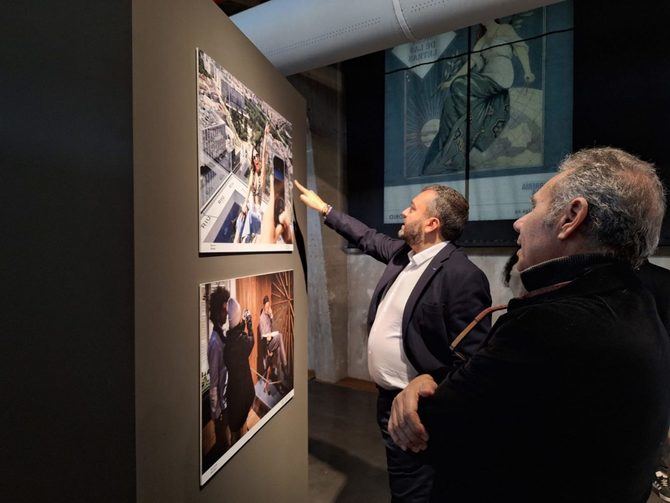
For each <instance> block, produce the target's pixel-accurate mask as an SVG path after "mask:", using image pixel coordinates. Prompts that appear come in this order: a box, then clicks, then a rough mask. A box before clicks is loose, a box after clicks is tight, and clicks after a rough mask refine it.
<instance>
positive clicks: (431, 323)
mask: <svg viewBox="0 0 670 503" xmlns="http://www.w3.org/2000/svg"><path fill="white" fill-rule="evenodd" d="M325 224H326V225H327V226H328V227H331V228H332V229H334V230H336V231H337V232H338V233H339V234H340V235H342V236H343V237H345V238H346V239H347V240H348V241H349V242H351V243H353V244H355V245H356V246H357V247H358V248H359V249H360V250H361V251H363V252H364V253H366V254H367V255H370V256H371V257H374V258H375V259H377V260H379V261H381V262H383V263H385V264H387V266H386V269H385V270H384V273H383V274H382V277H381V279H380V280H379V283H378V284H377V287H376V288H375V291H374V293H373V294H372V299H371V302H370V309H369V311H368V319H367V322H368V330H369V329H370V327H372V323H373V322H374V320H375V315H376V314H377V306H378V305H379V302H380V301H381V299H382V296H383V293H384V292H385V291H386V289H387V287H388V286H389V285H390V284H391V283H393V281H394V280H395V279H396V278H397V277H398V275H399V274H400V272H401V271H402V270H403V269H404V267H405V266H406V265H407V264H408V262H409V259H408V256H407V255H408V253H409V252H410V251H411V249H410V247H409V246H408V245H407V244H406V243H405V242H404V241H403V240H401V239H394V238H391V237H389V236H387V235H385V234H382V233H380V232H377V231H376V230H374V229H372V228H370V227H368V226H367V225H365V224H363V223H362V222H360V221H358V220H356V219H355V218H353V217H350V216H349V215H346V214H344V213H341V212H339V211H337V210H334V209H333V210H331V211H330V212H329V213H328V216H327V217H326V219H325ZM490 305H491V294H490V293H489V283H488V281H487V279H486V276H485V275H484V273H483V272H482V271H481V270H480V269H479V268H478V267H477V266H476V265H474V264H473V263H472V262H470V260H469V259H468V258H467V256H466V255H465V253H463V251H461V250H460V249H459V248H458V247H456V246H455V245H454V244H452V243H449V244H448V245H447V246H446V247H445V248H443V249H442V250H441V251H440V252H439V253H438V254H437V255H436V256H435V257H434V258H433V260H432V261H431V262H430V264H429V265H428V268H427V269H426V270H425V271H424V273H423V275H422V276H421V278H419V281H418V282H417V284H416V286H415V287H414V289H413V290H412V293H411V294H410V296H409V299H408V300H407V304H406V306H405V311H404V314H403V320H402V336H403V346H404V349H405V353H406V354H407V358H408V359H409V361H410V363H411V364H412V365H413V366H414V368H415V369H416V370H417V371H418V372H419V373H430V374H432V375H433V376H434V377H436V378H437V379H441V378H443V377H444V376H445V375H446V373H447V371H448V370H450V369H451V367H452V363H453V360H452V358H453V356H452V354H451V351H450V350H449V344H450V343H451V342H452V341H453V339H454V338H455V337H456V336H457V335H458V334H459V333H460V332H461V330H463V328H465V327H466V326H467V325H468V324H469V323H470V322H471V321H472V320H473V319H474V318H475V316H477V315H478V314H479V313H480V312H481V311H483V310H484V309H485V308H487V307H489V306H490ZM490 326H491V318H490V316H488V317H486V318H485V319H484V320H482V322H481V323H480V324H479V325H478V326H477V327H476V328H475V329H474V330H473V331H472V332H470V335H469V336H468V337H467V342H464V343H463V344H460V345H459V351H462V352H464V353H466V354H471V353H473V352H474V351H475V349H476V348H477V346H478V345H479V344H480V343H481V341H482V340H483V339H484V337H485V336H486V334H487V333H488V330H489V328H490Z"/></svg>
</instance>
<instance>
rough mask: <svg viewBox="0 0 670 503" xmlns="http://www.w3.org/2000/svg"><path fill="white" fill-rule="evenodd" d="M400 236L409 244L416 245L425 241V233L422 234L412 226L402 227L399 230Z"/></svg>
mask: <svg viewBox="0 0 670 503" xmlns="http://www.w3.org/2000/svg"><path fill="white" fill-rule="evenodd" d="M417 227H418V226H417ZM398 237H399V238H400V239H404V240H405V243H407V244H408V245H409V246H414V245H416V244H419V243H422V242H423V234H421V232H419V231H418V230H417V229H413V228H411V227H410V228H408V227H407V226H406V225H403V226H402V227H400V229H399V230H398Z"/></svg>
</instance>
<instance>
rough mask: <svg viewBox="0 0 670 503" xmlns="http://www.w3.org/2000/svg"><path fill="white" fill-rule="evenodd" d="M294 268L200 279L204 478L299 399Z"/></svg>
mask: <svg viewBox="0 0 670 503" xmlns="http://www.w3.org/2000/svg"><path fill="white" fill-rule="evenodd" d="M293 327H294V296H293V271H282V272H276V273H270V274H261V275H258V276H248V277H245V278H236V279H227V280H222V281H215V282H211V283H204V284H201V285H200V398H201V404H200V405H201V436H200V437H201V439H200V445H201V472H200V473H201V478H200V483H201V484H204V483H205V482H207V480H209V479H210V478H211V477H212V476H213V475H214V474H215V473H216V472H217V470H219V468H221V467H222V466H223V465H224V464H225V463H226V462H227V461H228V460H229V459H230V458H231V457H232V456H233V454H235V453H236V452H237V451H238V450H239V449H240V448H241V447H242V446H243V445H244V444H245V443H246V442H247V441H248V440H249V439H250V438H251V437H253V436H254V434H255V433H256V431H258V430H259V429H260V428H261V426H262V425H263V424H265V423H266V422H267V421H268V420H269V419H270V418H271V417H272V416H273V415H274V414H275V413H276V412H277V411H278V410H279V409H281V407H282V406H283V405H284V404H285V403H287V402H288V401H289V400H290V399H291V397H293V376H294V371H293V362H294V350H293V348H294V334H293V332H294V329H293Z"/></svg>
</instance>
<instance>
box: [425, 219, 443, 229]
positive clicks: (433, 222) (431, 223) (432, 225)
mask: <svg viewBox="0 0 670 503" xmlns="http://www.w3.org/2000/svg"><path fill="white" fill-rule="evenodd" d="M439 227H440V220H439V219H438V218H436V217H431V218H429V219H428V221H427V222H426V224H425V231H426V232H432V231H434V230H437V229H439Z"/></svg>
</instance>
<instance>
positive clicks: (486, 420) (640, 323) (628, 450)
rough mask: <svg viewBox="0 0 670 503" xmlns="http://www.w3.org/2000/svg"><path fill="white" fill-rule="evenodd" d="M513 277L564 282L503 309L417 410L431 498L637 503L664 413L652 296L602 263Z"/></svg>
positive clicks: (665, 359)
mask: <svg viewBox="0 0 670 503" xmlns="http://www.w3.org/2000/svg"><path fill="white" fill-rule="evenodd" d="M522 280H523V281H524V284H525V286H526V288H527V289H529V290H536V289H540V288H543V287H546V286H548V285H552V284H557V283H560V282H563V281H566V280H573V281H572V282H571V283H569V284H568V285H567V286H563V287H561V288H558V289H555V290H552V291H549V292H545V293H543V294H539V295H536V296H533V297H529V298H525V299H513V300H512V301H510V303H509V310H508V313H507V314H505V315H503V316H502V317H501V318H500V319H499V320H498V322H497V323H496V324H495V326H494V327H493V329H492V330H491V334H490V336H489V337H488V338H487V340H486V341H485V342H484V344H483V345H482V347H481V348H480V350H479V351H478V352H477V353H476V354H475V355H474V356H473V357H472V358H471V359H470V360H469V361H468V362H467V363H466V364H465V365H464V366H462V367H461V368H459V369H458V370H456V371H454V372H453V373H451V374H450V375H449V376H448V377H447V378H446V379H445V380H444V381H443V382H442V383H441V384H440V386H439V387H438V390H437V393H436V395H435V398H434V399H432V400H425V401H423V404H422V408H421V410H420V414H422V417H424V418H425V420H426V421H427V423H428V424H427V427H428V429H429V432H430V435H431V438H430V440H429V450H430V452H431V455H432V459H433V460H434V461H435V463H436V464H437V465H438V472H439V473H440V475H438V476H437V477H436V481H437V482H436V486H435V498H434V500H435V501H448V502H450V503H452V502H454V503H456V502H468V503H470V502H477V501H491V500H495V501H504V502H507V501H510V502H511V501H514V502H530V501H543V502H545V501H550V502H554V501H565V502H588V503H592V502H603V503H605V502H607V503H618V502H620V503H644V502H645V501H646V499H647V496H648V494H649V490H650V487H651V478H652V476H653V473H654V469H655V463H656V461H657V453H658V446H659V443H660V442H661V441H662V440H663V438H664V437H665V434H666V432H667V429H668V414H669V412H670V366H669V363H670V344H669V341H668V337H667V335H666V333H665V329H664V327H663V326H662V324H661V322H660V320H659V318H658V316H657V314H656V310H655V305H654V302H653V300H652V298H651V295H650V294H649V292H648V291H647V290H646V289H645V288H644V287H643V286H642V285H641V283H640V282H639V280H638V279H637V278H636V277H635V274H634V272H633V270H632V269H631V268H630V267H628V266H626V265H623V264H619V263H615V262H613V261H611V260H610V259H607V258H605V257H600V256H585V255H584V256H575V257H566V258H563V259H557V260H555V261H550V262H548V263H545V264H541V265H539V266H536V267H534V268H531V269H529V270H527V271H524V272H523V273H522ZM484 487H485V488H486V491H483V488H484ZM489 490H490V492H489Z"/></svg>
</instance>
